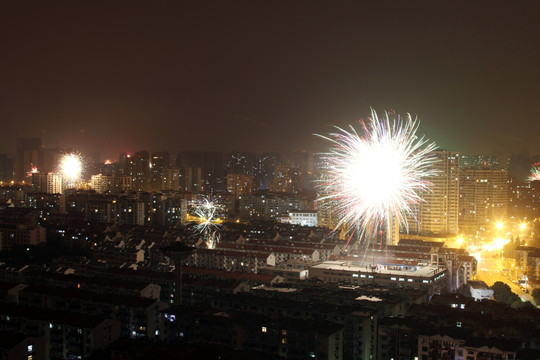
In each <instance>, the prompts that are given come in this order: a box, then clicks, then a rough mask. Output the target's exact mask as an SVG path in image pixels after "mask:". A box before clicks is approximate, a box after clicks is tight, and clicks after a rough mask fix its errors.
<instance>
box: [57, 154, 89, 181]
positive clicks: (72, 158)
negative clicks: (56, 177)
mask: <svg viewBox="0 0 540 360" xmlns="http://www.w3.org/2000/svg"><path fill="white" fill-rule="evenodd" d="M59 168H60V172H61V174H62V176H64V177H65V178H66V179H67V180H68V181H71V182H75V181H77V180H79V179H80V178H81V175H82V170H83V161H82V157H81V155H79V154H77V153H68V154H64V156H62V158H61V159H60V166H59Z"/></svg>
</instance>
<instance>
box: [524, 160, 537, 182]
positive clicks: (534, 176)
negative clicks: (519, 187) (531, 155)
mask: <svg viewBox="0 0 540 360" xmlns="http://www.w3.org/2000/svg"><path fill="white" fill-rule="evenodd" d="M527 180H528V181H531V182H532V181H538V180H540V164H539V163H536V164H534V165H533V167H532V168H531V174H530V175H529V177H528V178H527Z"/></svg>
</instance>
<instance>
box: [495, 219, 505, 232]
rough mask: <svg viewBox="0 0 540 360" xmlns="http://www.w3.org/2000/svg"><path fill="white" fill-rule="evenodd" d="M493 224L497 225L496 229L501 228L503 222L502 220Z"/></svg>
mask: <svg viewBox="0 0 540 360" xmlns="http://www.w3.org/2000/svg"><path fill="white" fill-rule="evenodd" d="M495 226H496V227H497V230H502V228H503V227H504V224H503V223H502V221H498V222H497V224H495Z"/></svg>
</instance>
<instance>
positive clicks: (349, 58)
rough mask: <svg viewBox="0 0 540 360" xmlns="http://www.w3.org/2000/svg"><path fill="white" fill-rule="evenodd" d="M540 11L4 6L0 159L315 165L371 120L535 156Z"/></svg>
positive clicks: (461, 146) (538, 145)
mask: <svg viewBox="0 0 540 360" xmlns="http://www.w3.org/2000/svg"><path fill="white" fill-rule="evenodd" d="M539 14H540V2H539V1H423V2H418V1H389V2H385V1H373V2H362V1H351V2H348V1H347V2H345V1H294V0H287V1H245V2H237V1H230V0H227V1H212V2H209V1H144V2H142V1H141V2H139V1H127V2H118V1H103V2H101V1H82V0H81V1H66V2H55V1H35V2H30V1H14V0H7V1H3V2H2V3H1V4H0V46H1V50H0V121H1V124H2V125H1V132H0V152H14V147H15V140H14V139H15V136H16V134H22V135H32V134H40V135H41V136H42V137H43V140H44V144H45V146H47V147H53V146H56V145H58V146H60V147H75V148H77V149H79V150H80V151H83V152H98V151H99V152H101V154H102V159H104V158H106V157H113V156H114V157H116V155H117V153H118V152H120V151H135V150H142V149H146V150H149V151H159V150H169V151H171V152H176V151H178V150H191V149H194V150H223V151H229V150H241V151H256V152H263V151H290V150H301V149H308V150H320V147H321V145H326V144H324V143H322V144H321V142H322V140H320V139H318V138H317V137H315V136H313V135H312V134H313V133H319V134H327V133H328V132H330V131H332V125H339V126H347V124H351V123H356V122H357V120H358V119H360V118H365V117H366V116H367V115H368V114H369V111H370V106H371V107H374V108H375V109H376V110H378V111H379V112H382V111H383V110H385V109H389V110H390V109H394V110H396V111H398V112H400V113H407V112H409V113H411V114H415V115H418V117H419V119H420V121H421V125H420V132H421V133H422V134H424V135H425V136H426V137H427V138H429V139H430V140H433V141H435V142H436V143H437V144H438V145H439V146H441V147H444V148H448V149H453V150H458V151H461V152H463V153H497V154H501V153H509V152H515V151H520V150H522V149H523V148H528V149H529V150H530V152H531V153H533V154H536V153H540V142H539V141H538V139H539V134H540V119H539V114H540V113H539V111H538V104H539V103H540V90H539V86H540V20H539V16H540V15H539Z"/></svg>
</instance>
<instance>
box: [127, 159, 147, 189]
mask: <svg viewBox="0 0 540 360" xmlns="http://www.w3.org/2000/svg"><path fill="white" fill-rule="evenodd" d="M126 170H127V171H126V175H128V176H131V178H132V179H133V190H135V191H147V190H148V185H149V180H150V155H149V154H148V151H138V152H136V153H135V154H133V155H132V156H131V157H128V158H127V161H126Z"/></svg>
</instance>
